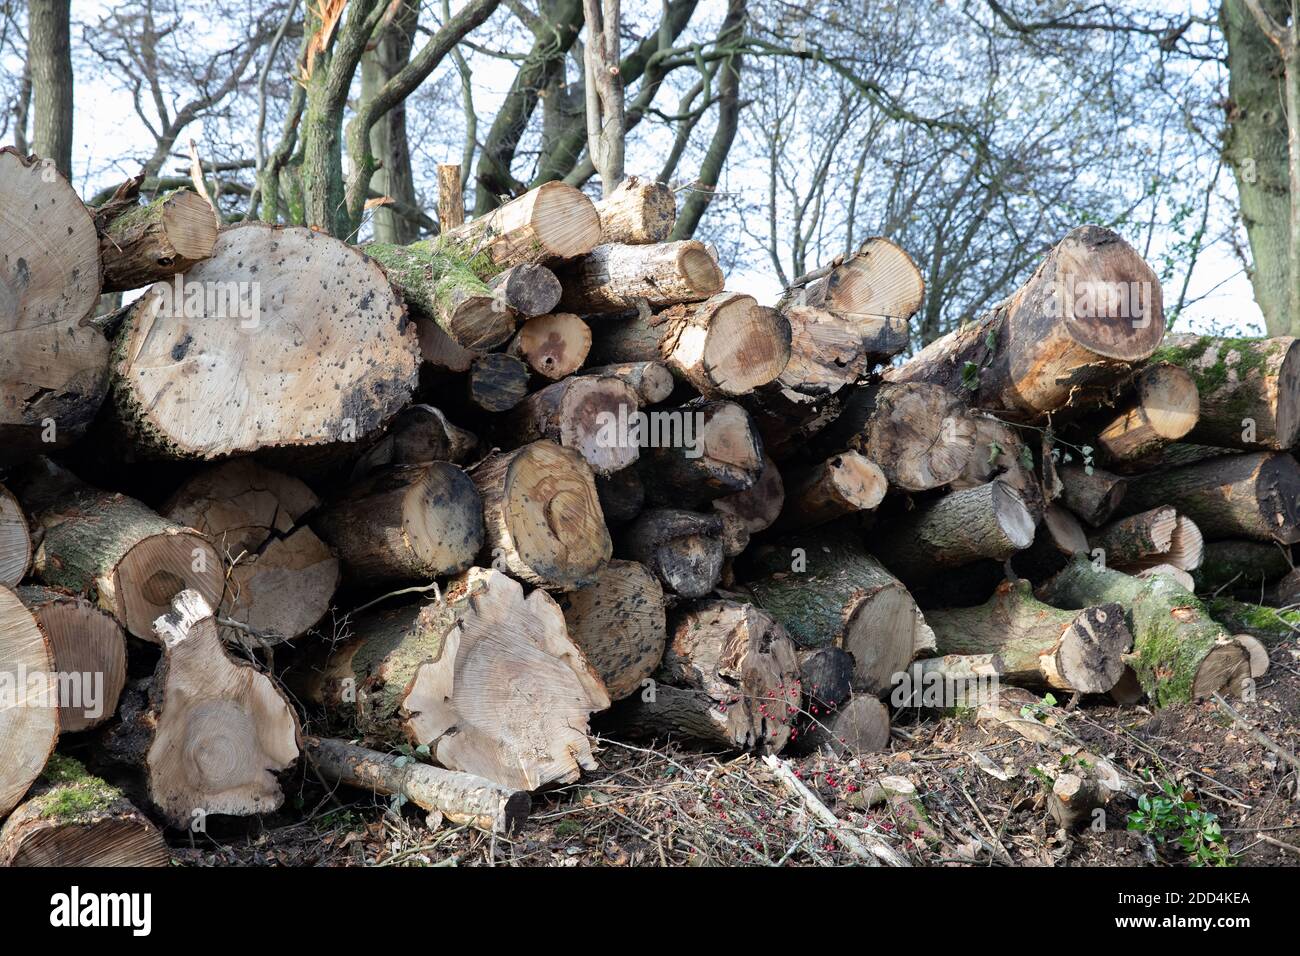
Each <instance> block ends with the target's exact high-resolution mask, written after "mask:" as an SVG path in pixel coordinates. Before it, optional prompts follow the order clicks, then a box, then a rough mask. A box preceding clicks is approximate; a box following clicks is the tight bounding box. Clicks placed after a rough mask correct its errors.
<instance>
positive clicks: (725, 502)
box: [713, 455, 785, 534]
mask: <svg viewBox="0 0 1300 956" xmlns="http://www.w3.org/2000/svg"><path fill="white" fill-rule="evenodd" d="M784 505H785V483H784V482H783V481H782V479H781V469H780V468H778V467H777V465H776V462H774V461H773V460H772V459H771V458H769V457H767V455H764V456H763V471H762V473H761V474H760V475H759V476H758V481H756V482H754V484H753V486H752V487H749V488H746V489H744V490H743V491H737V492H735V493H734V494H730V495H724V496H723V497H721V498H715V499H714V500H713V509H714V510H715V511H719V512H721V513H723V514H726V515H732V516H734V517H736V518H739V519H740V520H741V521H742V522H744V525H745V528H746V529H748V531H749V533H750V534H758V532H760V531H766V530H767V529H768V528H770V527H771V526H772V524H773V523H774V522H775V521H776V519H777V517H779V516H780V514H781V509H782V508H783V507H784Z"/></svg>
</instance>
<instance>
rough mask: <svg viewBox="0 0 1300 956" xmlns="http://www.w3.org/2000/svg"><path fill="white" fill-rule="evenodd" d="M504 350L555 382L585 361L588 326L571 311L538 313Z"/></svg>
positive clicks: (521, 327) (589, 335)
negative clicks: (506, 349)
mask: <svg viewBox="0 0 1300 956" xmlns="http://www.w3.org/2000/svg"><path fill="white" fill-rule="evenodd" d="M508 351H509V353H510V354H511V355H513V356H514V357H515V358H517V359H522V360H523V361H524V362H525V363H527V365H528V367H529V368H531V369H532V370H533V371H534V372H536V373H537V374H538V375H540V376H542V377H543V378H548V379H550V380H551V381H553V382H555V381H559V380H560V379H562V378H564V377H565V376H566V375H572V374H573V373H574V372H576V371H577V370H578V369H580V368H582V363H583V362H585V361H587V353H588V352H590V351H591V329H590V328H589V327H588V325H587V323H586V322H584V321H582V319H580V318H578V317H577V316H576V315H574V314H573V313H572V312H551V313H548V314H546V315H539V316H536V317H534V318H531V319H529V320H528V321H527V322H525V323H524V324H523V325H522V326H520V328H519V331H518V332H516V333H515V337H514V338H513V339H511V340H510V348H509V350H508ZM665 374H668V373H667V370H665ZM670 381H671V378H670Z"/></svg>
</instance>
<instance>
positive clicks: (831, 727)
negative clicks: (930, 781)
mask: <svg viewBox="0 0 1300 956" xmlns="http://www.w3.org/2000/svg"><path fill="white" fill-rule="evenodd" d="M889 732H890V722H889V708H888V707H886V706H885V705H884V704H882V703H881V702H880V701H879V700H877V699H876V698H875V697H872V696H871V695H869V694H855V695H854V696H853V697H852V698H850V699H849V701H848V702H847V703H845V704H843V705H841V706H839V707H837V708H835V709H834V710H832V711H831V712H830V713H827V714H824V715H821V716H817V717H816V719H814V720H812V721H810V722H809V723H808V725H807V726H806V727H805V728H804V729H803V731H802V732H801V733H800V734H799V736H798V739H797V740H794V741H792V744H791V749H793V750H794V751H795V752H796V753H800V754H813V753H823V754H826V755H827V756H831V757H836V758H839V759H840V760H852V759H853V758H855V757H860V756H863V755H864V754H870V753H880V752H881V751H885V750H888V749H889Z"/></svg>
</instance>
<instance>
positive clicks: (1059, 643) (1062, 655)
mask: <svg viewBox="0 0 1300 956" xmlns="http://www.w3.org/2000/svg"><path fill="white" fill-rule="evenodd" d="M925 620H926V623H927V624H929V625H930V628H931V630H933V631H934V640H935V646H936V648H937V650H938V652H939V653H940V654H942V655H947V654H963V655H988V656H989V658H990V664H991V665H992V671H993V673H995V674H997V676H998V677H999V678H1000V679H1001V680H1003V681H1006V682H1007V683H1009V684H1019V685H1024V686H1029V687H1051V688H1054V689H1056V690H1065V691H1075V692H1079V693H1085V694H1104V693H1106V692H1107V691H1109V690H1110V689H1111V688H1112V687H1114V686H1115V684H1116V683H1117V682H1118V681H1119V679H1120V677H1121V676H1122V674H1123V671H1124V658H1123V655H1124V654H1126V653H1127V652H1128V650H1129V648H1130V647H1132V645H1133V635H1132V634H1130V633H1129V630H1128V626H1127V625H1126V624H1125V623H1124V612H1123V609H1122V608H1121V607H1120V606H1119V605H1118V604H1100V605H1097V606H1095V607H1088V608H1084V609H1083V610H1080V611H1063V610H1058V609H1057V608H1054V607H1050V606H1048V605H1046V604H1044V603H1042V602H1041V601H1038V600H1036V599H1035V598H1034V595H1033V592H1032V590H1031V588H1030V585H1029V582H1028V581H1018V582H1015V583H1012V582H1010V581H1005V582H1003V583H1002V584H1001V585H999V586H998V589H997V590H996V591H995V592H994V594H993V597H992V598H990V599H989V601H988V603H987V604H983V605H981V606H979V607H972V608H950V609H947V610H934V609H931V610H929V611H926V612H925Z"/></svg>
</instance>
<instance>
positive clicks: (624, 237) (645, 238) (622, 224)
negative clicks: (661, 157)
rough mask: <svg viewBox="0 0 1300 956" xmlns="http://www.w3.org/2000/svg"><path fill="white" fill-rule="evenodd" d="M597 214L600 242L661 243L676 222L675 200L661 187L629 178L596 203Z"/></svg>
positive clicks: (653, 183) (671, 192)
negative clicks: (598, 216)
mask: <svg viewBox="0 0 1300 956" xmlns="http://www.w3.org/2000/svg"><path fill="white" fill-rule="evenodd" d="M596 212H597V213H598V214H599V215H600V241H601V242H621V243H625V244H627V245H630V246H636V245H646V244H648V243H652V242H663V241H664V240H666V239H667V238H668V234H669V233H671V232H672V231H673V225H674V223H676V222H677V197H676V196H674V195H673V191H672V190H671V189H669V188H668V187H667V186H665V185H664V184H663V183H657V182H654V181H652V180H648V179H642V178H641V177H639V176H628V177H627V178H626V179H624V180H623V181H622V182H620V183H619V184H618V185H617V186H615V187H614V189H613V190H612V191H611V192H610V194H609V195H608V196H606V197H605V198H604V199H601V200H599V201H598V202H597V203H596Z"/></svg>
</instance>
